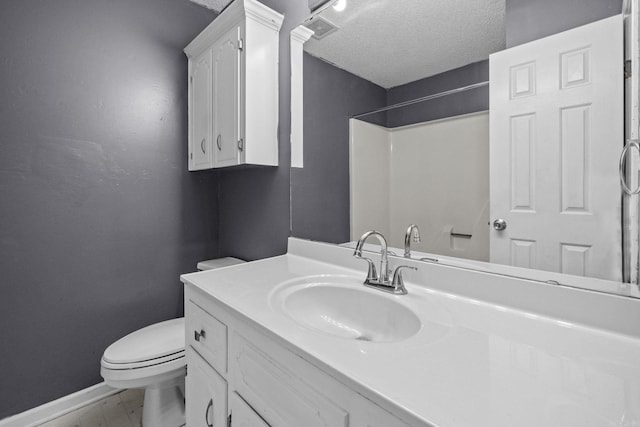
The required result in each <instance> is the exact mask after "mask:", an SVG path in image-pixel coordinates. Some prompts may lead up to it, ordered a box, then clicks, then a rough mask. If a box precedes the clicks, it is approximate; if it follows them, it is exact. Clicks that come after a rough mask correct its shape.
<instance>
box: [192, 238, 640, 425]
mask: <svg viewBox="0 0 640 427" xmlns="http://www.w3.org/2000/svg"><path fill="white" fill-rule="evenodd" d="M351 253H352V251H351V250H350V249H347V248H342V247H338V246H334V245H328V244H322V243H314V242H307V241H301V240H298V239H290V241H289V252H288V253H287V254H286V255H282V256H278V257H275V258H269V259H265V260H261V261H255V262H251V263H247V264H241V265H237V266H233V267H228V268H223V269H220V270H212V271H204V272H198V273H191V274H186V275H183V276H182V281H183V282H184V283H185V284H188V285H192V286H195V287H197V288H199V289H200V290H201V291H202V292H204V293H206V294H209V295H211V297H212V298H215V299H216V300H217V301H218V302H219V303H221V304H223V305H224V306H226V307H228V308H229V309H230V310H231V311H232V312H235V313H236V314H237V315H239V316H241V317H242V318H244V319H246V320H248V321H250V322H254V323H255V324H257V325H259V326H260V327H261V329H262V330H265V331H268V332H266V333H269V334H271V335H272V337H273V338H276V339H277V340H278V341H279V342H280V343H281V344H283V345H285V346H287V348H289V350H291V351H293V352H295V353H297V354H298V355H300V356H301V357H303V358H304V359H306V360H307V361H308V362H310V363H312V364H314V365H315V366H317V367H319V368H320V369H322V370H324V371H325V372H328V373H330V374H331V375H332V376H333V377H335V378H336V379H338V380H339V381H341V382H342V383H343V384H345V385H347V386H348V387H350V388H352V389H354V390H356V391H358V392H359V393H361V394H363V395H364V396H366V397H368V398H369V399H370V400H372V401H374V402H375V403H377V404H379V405H380V406H382V407H383V408H385V409H387V410H388V411H390V412H393V413H395V414H397V415H398V416H399V417H400V418H402V419H404V420H405V421H406V422H408V423H409V424H410V425H424V426H438V427H466V426H474V427H478V426H486V427H514V426H518V427H528V426H531V427H533V426H536V427H539V426H545V427H554V426H557V427H573V426H575V427H588V426H593V427H596V426H598V427H601V426H640V322H637V323H634V324H632V325H629V324H628V323H630V322H636V320H638V316H640V315H639V314H638V313H637V312H640V300H632V299H629V298H623V297H616V296H611V295H595V294H594V293H592V292H587V291H579V290H573V289H571V290H568V289H559V288H558V287H553V286H545V285H542V284H539V283H528V281H526V280H520V279H513V278H504V277H498V276H494V275H491V274H486V273H481V272H474V271H469V270H462V269H457V268H447V267H445V266H439V265H434V264H429V263H421V262H417V261H411V260H401V259H399V258H395V259H393V258H392V259H390V264H391V265H392V266H395V265H398V263H399V262H400V263H402V264H410V265H413V266H417V267H418V268H419V271H418V272H413V271H407V273H406V280H405V282H406V285H407V289H408V291H409V293H408V295H404V296H394V295H391V294H386V293H382V292H379V291H375V290H371V292H378V293H380V294H382V295H384V296H385V297H387V298H391V299H395V300H396V301H397V302H398V303H400V304H403V305H405V306H407V307H410V308H411V309H412V310H414V311H417V312H418V314H419V316H420V318H421V320H422V322H423V325H424V326H423V328H422V329H421V330H420V331H419V332H418V333H417V334H415V335H413V336H411V337H409V338H407V339H404V340H401V341H397V342H368V341H360V340H354V339H345V338H338V337H335V336H331V335H327V334H325V333H322V332H318V331H315V330H312V329H309V328H306V327H304V326H302V325H300V324H299V323H297V322H295V321H294V320H292V319H291V318H290V317H288V316H287V315H285V314H283V313H282V312H281V311H279V310H277V309H276V308H275V307H274V306H273V303H272V300H273V298H272V295H273V293H274V292H277V290H278V287H280V286H282V283H286V282H290V281H292V280H296V279H300V278H304V277H308V276H319V275H329V274H330V275H343V276H349V277H356V278H361V279H364V276H365V271H366V269H365V267H366V264H365V263H364V262H362V261H360V260H356V259H355V258H353V257H352V256H351ZM398 261H399V262H398ZM498 282H501V283H498ZM502 282H504V283H502ZM496 283H498V285H500V286H507V287H509V286H510V287H511V289H512V291H511V294H516V295H515V296H513V295H497V296H496V295H494V296H491V295H490V292H494V291H495V289H493V288H494V287H496V286H498V285H496ZM461 289H470V290H471V291H469V293H468V294H466V295H465V294H464V293H461V292H460V290H461ZM483 292H486V295H487V297H486V298H484V297H483V298H479V297H478V296H479V295H481V294H482V293H483ZM482 295H484V294H482ZM568 298H572V299H568ZM520 299H522V303H520V302H519V301H520ZM563 304H565V305H567V310H566V313H567V315H566V316H560V315H555V314H556V313H557V312H558V310H562V306H563ZM576 305H579V306H582V307H578V308H581V310H579V309H576ZM612 315H613V317H616V318H617V319H618V320H617V321H612V320H611V319H609V320H607V319H608V318H609V317H611V316H612ZM590 316H592V317H593V318H598V319H600V318H601V319H603V320H602V321H600V320H596V321H594V322H583V321H582V320H583V319H590V318H591V317H590ZM617 324H620V327H619V328H617V327H616V325H617Z"/></svg>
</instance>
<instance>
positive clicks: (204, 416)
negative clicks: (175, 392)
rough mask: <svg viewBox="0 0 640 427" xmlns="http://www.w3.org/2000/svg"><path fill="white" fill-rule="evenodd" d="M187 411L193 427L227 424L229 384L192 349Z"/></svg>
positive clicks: (188, 423)
mask: <svg viewBox="0 0 640 427" xmlns="http://www.w3.org/2000/svg"><path fill="white" fill-rule="evenodd" d="M186 412H187V413H186V417H187V425H188V426H189V427H214V426H215V427H222V426H226V425H227V382H226V381H225V380H224V378H222V377H221V376H220V375H219V374H218V373H217V372H216V371H215V370H214V369H213V368H212V367H211V366H209V364H208V363H207V362H205V361H204V359H203V358H201V357H200V356H199V355H198V354H197V353H196V352H195V350H193V349H192V348H191V347H188V349H187V378H186Z"/></svg>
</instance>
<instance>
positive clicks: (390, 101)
mask: <svg viewBox="0 0 640 427" xmlns="http://www.w3.org/2000/svg"><path fill="white" fill-rule="evenodd" d="M488 80H489V61H488V60H486V61H481V62H476V63H473V64H469V65H466V66H464V67H460V68H456V69H455V70H450V71H447V72H444V73H441V74H437V75H435V76H432V77H427V78H426V79H422V80H418V81H415V82H412V83H407V84H405V85H402V86H396V87H394V88H391V89H389V90H388V91H387V105H394V104H397V103H400V102H404V101H409V100H412V99H416V98H419V97H422V96H426V95H432V94H435V93H439V92H444V91H447V90H451V89H457V88H459V87H462V86H468V85H471V84H474V83H480V82H486V81H488ZM488 109H489V86H484V87H480V88H476V89H471V90H468V91H465V92H461V93H456V94H453V95H447V96H444V97H442V98H436V99H433V100H430V101H426V102H421V103H418V104H413V105H409V106H406V107H401V108H397V109H394V110H390V111H388V112H387V127H390V128H394V127H398V126H405V125H410V124H413V123H421V122H426V121H429V120H437V119H442V118H444V117H453V116H459V115H461V114H468V113H475V112H477V111H483V110H488Z"/></svg>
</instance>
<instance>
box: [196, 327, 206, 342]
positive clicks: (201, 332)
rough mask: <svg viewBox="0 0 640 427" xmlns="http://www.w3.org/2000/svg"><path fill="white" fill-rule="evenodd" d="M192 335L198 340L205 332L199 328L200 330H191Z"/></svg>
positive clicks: (204, 335) (203, 336)
mask: <svg viewBox="0 0 640 427" xmlns="http://www.w3.org/2000/svg"><path fill="white" fill-rule="evenodd" d="M193 337H194V338H195V340H196V341H200V338H206V337H207V334H206V333H205V332H204V329H200V332H198V331H193Z"/></svg>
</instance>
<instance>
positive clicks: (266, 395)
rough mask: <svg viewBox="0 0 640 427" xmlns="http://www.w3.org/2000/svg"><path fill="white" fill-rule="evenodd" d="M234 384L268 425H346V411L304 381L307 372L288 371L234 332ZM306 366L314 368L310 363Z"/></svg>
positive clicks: (232, 356) (232, 358) (319, 426)
mask: <svg viewBox="0 0 640 427" xmlns="http://www.w3.org/2000/svg"><path fill="white" fill-rule="evenodd" d="M230 360H231V362H230V363H231V372H232V374H233V377H234V380H233V383H234V387H235V388H236V390H237V391H238V393H239V394H240V395H241V396H242V398H243V399H244V400H246V402H247V403H248V404H249V405H251V406H252V407H253V408H254V409H255V410H256V411H257V412H258V413H259V414H260V416H261V417H262V418H264V419H265V421H267V422H268V423H269V425H272V426H278V427H286V426H288V427H299V426H305V427H347V426H348V425H349V413H348V412H347V411H346V410H345V409H343V408H341V407H339V406H338V405H337V404H335V403H334V402H332V401H331V400H329V399H328V398H327V397H326V396H324V395H323V394H321V393H320V392H319V391H318V390H316V389H315V388H314V386H313V385H312V384H310V383H309V382H307V381H308V380H306V379H305V378H306V375H305V374H307V373H308V372H298V371H297V370H296V373H295V374H294V373H293V372H291V371H289V370H288V369H287V368H285V367H284V365H287V360H281V359H278V360H279V362H282V363H283V364H284V365H282V364H280V363H279V362H276V361H275V360H274V359H272V358H271V357H269V356H268V355H267V354H266V353H264V352H263V351H262V350H261V349H259V348H258V347H256V346H255V345H253V344H252V343H250V342H249V341H247V340H246V339H244V338H243V337H241V336H240V335H238V334H234V335H233V340H232V344H231V353H230ZM307 368H308V369H314V368H312V367H311V366H308V367H307Z"/></svg>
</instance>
